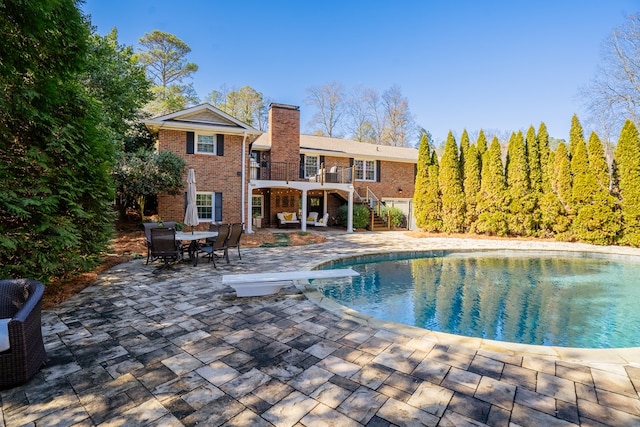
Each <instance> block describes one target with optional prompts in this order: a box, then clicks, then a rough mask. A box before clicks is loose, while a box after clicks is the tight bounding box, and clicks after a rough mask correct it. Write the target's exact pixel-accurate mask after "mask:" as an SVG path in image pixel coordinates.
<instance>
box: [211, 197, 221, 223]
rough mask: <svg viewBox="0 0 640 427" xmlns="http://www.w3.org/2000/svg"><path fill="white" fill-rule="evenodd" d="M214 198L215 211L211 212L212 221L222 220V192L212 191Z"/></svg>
mask: <svg viewBox="0 0 640 427" xmlns="http://www.w3.org/2000/svg"><path fill="white" fill-rule="evenodd" d="M213 199H214V200H215V208H216V209H215V212H214V213H213V220H214V221H222V193H213Z"/></svg>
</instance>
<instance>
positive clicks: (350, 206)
mask: <svg viewBox="0 0 640 427" xmlns="http://www.w3.org/2000/svg"><path fill="white" fill-rule="evenodd" d="M350 187H351V188H349V198H348V205H347V207H348V209H347V233H353V186H350Z"/></svg>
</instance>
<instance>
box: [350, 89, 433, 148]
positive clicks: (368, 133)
mask: <svg viewBox="0 0 640 427" xmlns="http://www.w3.org/2000/svg"><path fill="white" fill-rule="evenodd" d="M371 93H372V89H368V88H365V87H363V86H356V87H355V88H354V89H353V90H352V91H351V94H350V96H349V98H348V99H347V101H346V111H345V115H346V118H345V121H346V126H345V129H346V130H347V133H348V134H349V135H350V137H351V139H353V140H354V141H360V142H369V143H373V142H375V140H376V136H375V131H374V128H373V117H372V114H371V112H370V110H369V98H370V97H371V96H372V94H371ZM420 143H421V141H420V142H419V144H420Z"/></svg>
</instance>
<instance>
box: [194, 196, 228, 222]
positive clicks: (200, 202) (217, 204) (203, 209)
mask: <svg viewBox="0 0 640 427" xmlns="http://www.w3.org/2000/svg"><path fill="white" fill-rule="evenodd" d="M196 206H197V207H198V219H199V220H200V221H203V222H205V221H222V193H205V192H199V193H196Z"/></svg>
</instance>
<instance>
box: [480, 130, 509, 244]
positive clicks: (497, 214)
mask: <svg viewBox="0 0 640 427" xmlns="http://www.w3.org/2000/svg"><path fill="white" fill-rule="evenodd" d="M481 176H482V179H481V183H480V195H479V197H478V204H477V207H476V209H477V213H478V219H477V220H476V221H475V222H474V223H473V225H472V226H471V229H472V231H473V232H474V233H480V234H491V235H498V236H505V235H506V234H507V231H508V228H507V214H506V209H507V195H506V183H505V179H504V170H503V165H502V153H501V150H500V142H498V138H497V137H495V136H494V137H493V140H492V141H491V146H490V147H489V149H488V150H487V151H486V152H485V153H484V155H483V156H482V174H481Z"/></svg>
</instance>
